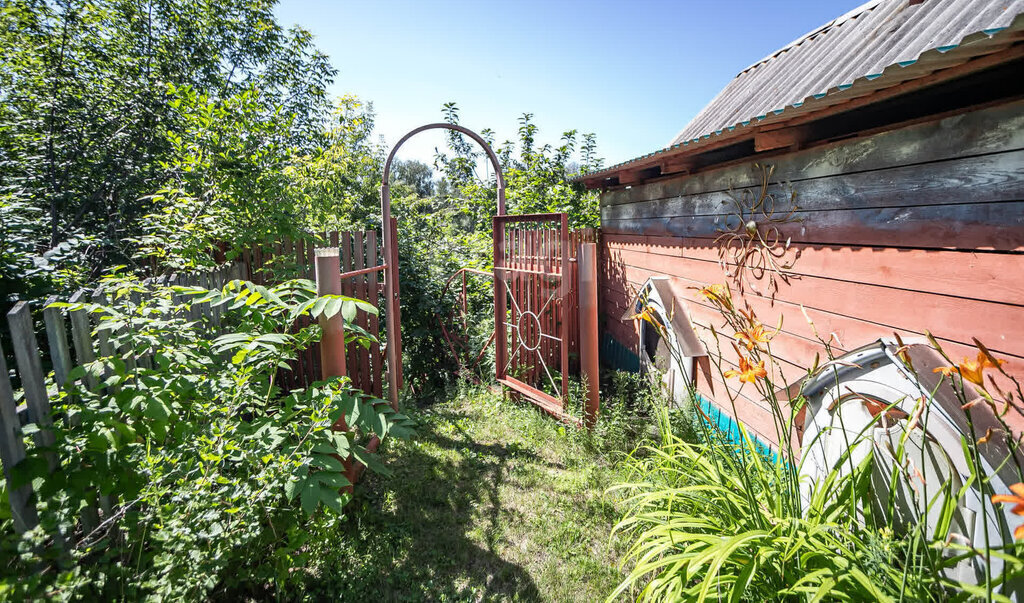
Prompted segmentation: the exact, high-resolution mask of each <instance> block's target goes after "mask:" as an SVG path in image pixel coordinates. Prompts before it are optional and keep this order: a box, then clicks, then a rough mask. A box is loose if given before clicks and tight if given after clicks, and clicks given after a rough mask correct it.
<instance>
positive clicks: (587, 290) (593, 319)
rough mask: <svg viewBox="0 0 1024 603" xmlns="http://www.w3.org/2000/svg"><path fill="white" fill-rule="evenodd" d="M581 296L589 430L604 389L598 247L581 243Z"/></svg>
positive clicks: (585, 411) (582, 365) (582, 360)
mask: <svg viewBox="0 0 1024 603" xmlns="http://www.w3.org/2000/svg"><path fill="white" fill-rule="evenodd" d="M577 257H578V258H579V279H580V282H579V289H578V290H579V296H580V298H579V299H580V321H579V325H580V372H581V373H582V374H583V378H584V381H586V384H587V398H586V400H585V401H584V405H583V421H584V423H586V425H587V427H593V426H594V424H595V423H597V411H598V405H599V404H600V401H599V395H598V394H599V388H600V379H601V376H600V372H599V371H600V365H599V362H598V341H597V339H598V337H597V244H596V243H581V244H580V250H579V255H578V256H577Z"/></svg>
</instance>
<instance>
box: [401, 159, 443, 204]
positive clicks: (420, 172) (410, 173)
mask: <svg viewBox="0 0 1024 603" xmlns="http://www.w3.org/2000/svg"><path fill="white" fill-rule="evenodd" d="M391 179H392V186H394V185H395V184H405V185H407V186H409V187H411V188H412V190H413V192H415V194H416V196H417V197H420V198H424V197H430V196H432V195H433V194H434V171H433V170H432V169H431V168H430V166H429V165H427V164H425V163H423V162H422V161H416V160H415V159H410V160H409V161H402V160H396V161H395V162H394V163H392V165H391Z"/></svg>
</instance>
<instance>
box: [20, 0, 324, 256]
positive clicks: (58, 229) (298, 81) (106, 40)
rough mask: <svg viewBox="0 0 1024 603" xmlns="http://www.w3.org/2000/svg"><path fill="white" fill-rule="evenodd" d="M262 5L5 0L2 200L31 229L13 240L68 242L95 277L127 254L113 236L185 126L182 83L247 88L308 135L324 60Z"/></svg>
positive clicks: (132, 218)
mask: <svg viewBox="0 0 1024 603" xmlns="http://www.w3.org/2000/svg"><path fill="white" fill-rule="evenodd" d="M273 4H274V3H273V2H271V1H267V0H258V1H255V2H254V1H251V0H218V1H216V2H214V1H212V0H196V1H194V2H176V1H174V0H143V1H136V0H130V1H129V0H54V1H52V2H48V1H43V0H10V1H8V2H4V3H3V5H2V6H0V56H2V57H3V59H2V60H0V200H2V201H3V203H4V207H5V212H6V213H7V214H8V215H10V214H13V213H17V214H18V215H19V216H26V215H27V216H31V219H32V220H35V221H39V222H41V226H42V227H41V228H39V229H34V230H33V231H31V232H24V233H21V236H23V237H24V238H23V239H22V240H21V241H20V243H19V244H20V245H21V246H22V247H25V248H27V249H29V250H30V252H31V255H32V257H41V256H43V254H44V253H46V252H47V251H49V250H53V249H55V248H57V247H58V246H59V245H60V244H61V243H62V242H63V243H66V244H69V245H73V246H74V247H75V248H76V250H77V251H78V254H79V256H80V257H79V260H80V261H85V262H86V263H87V264H88V265H89V266H90V267H91V268H93V269H94V270H95V272H94V273H93V276H95V275H96V274H97V273H98V270H100V269H101V268H102V267H103V266H104V265H108V264H109V263H110V262H111V261H114V260H118V259H121V258H124V257H129V256H131V255H132V253H131V249H130V248H126V244H125V243H124V239H125V238H126V237H130V236H134V235H136V234H138V231H139V225H140V223H141V221H142V220H143V216H146V215H147V214H150V213H151V212H152V209H153V208H152V205H151V202H150V201H149V200H148V199H147V198H146V196H147V195H149V194H151V193H153V192H154V191H156V190H159V189H160V188H162V187H163V186H164V185H165V183H166V181H167V180H168V179H169V178H171V177H173V176H172V175H169V174H168V173H167V169H166V168H165V163H167V162H172V163H174V159H173V158H174V157H175V155H180V151H181V149H180V148H176V146H175V143H174V138H173V136H172V137H169V136H168V133H177V134H178V135H181V134H183V133H184V132H186V131H187V129H188V128H189V127H190V126H194V124H190V123H189V122H188V120H187V118H188V114H187V113H186V114H183V112H182V111H181V110H180V109H181V107H180V105H179V103H180V102H181V97H180V95H179V94H177V93H176V92H177V91H180V90H191V91H192V93H194V94H195V95H196V97H197V98H204V99H208V100H209V101H210V102H211V103H212V104H217V103H228V104H229V103H231V101H230V100H229V99H232V98H235V97H236V96H237V95H243V96H244V95H246V94H250V91H252V90H257V91H258V94H255V95H254V96H250V97H248V98H246V99H245V101H244V102H248V103H258V104H259V105H260V106H261V109H262V113H263V114H264V115H267V116H269V115H271V114H274V113H276V114H277V115H280V116H283V119H282V120H281V123H280V124H277V125H278V126H280V127H281V129H282V131H281V132H280V136H281V138H282V141H283V142H285V143H287V145H288V146H296V147H299V148H306V147H312V146H315V145H316V141H317V140H318V138H319V136H320V133H321V128H322V120H323V117H324V115H325V114H326V111H327V110H328V109H329V102H328V99H327V95H326V87H327V85H328V84H329V83H330V82H331V80H332V78H333V76H334V73H335V71H334V69H333V68H332V67H331V66H330V64H329V63H328V61H327V58H326V57H325V56H324V55H323V54H322V53H320V52H319V51H318V50H316V48H315V47H314V46H313V43H312V39H311V36H310V34H309V33H308V32H306V31H304V30H302V29H298V28H295V29H292V30H289V31H286V30H284V29H283V28H282V27H281V26H280V25H278V24H277V22H276V21H275V19H274V15H273V10H272V8H273ZM22 219H24V218H22ZM87 235H88V236H87ZM82 256H84V257H82ZM30 261H32V260H30Z"/></svg>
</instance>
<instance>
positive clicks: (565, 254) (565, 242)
mask: <svg viewBox="0 0 1024 603" xmlns="http://www.w3.org/2000/svg"><path fill="white" fill-rule="evenodd" d="M561 218H562V225H561V226H562V227H561V236H560V238H561V241H562V270H561V273H562V283H561V286H562V300H561V302H562V309H561V318H562V333H561V340H562V405H563V409H562V410H565V408H564V405H565V403H566V401H567V400H568V399H569V312H571V311H572V310H571V309H570V308H569V298H570V296H569V294H570V293H571V291H572V285H573V282H572V277H570V274H572V272H571V271H570V270H569V216H568V214H564V213H563V214H562V216H561Z"/></svg>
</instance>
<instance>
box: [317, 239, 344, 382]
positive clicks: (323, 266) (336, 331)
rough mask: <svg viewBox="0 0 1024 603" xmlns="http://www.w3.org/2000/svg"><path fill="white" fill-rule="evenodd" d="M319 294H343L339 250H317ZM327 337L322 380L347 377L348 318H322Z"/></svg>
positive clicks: (322, 351)
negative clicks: (346, 336)
mask: <svg viewBox="0 0 1024 603" xmlns="http://www.w3.org/2000/svg"><path fill="white" fill-rule="evenodd" d="M315 253H316V294H317V295H341V258H340V256H339V254H338V248H337V247H322V248H319V249H317V250H316V252H315ZM319 320H320V328H321V329H323V332H324V334H323V337H322V338H321V339H320V366H321V372H322V373H323V374H322V375H321V378H323V379H329V378H331V377H344V376H345V375H346V374H348V370H347V368H346V366H345V319H344V318H342V316H341V312H338V313H337V314H335V315H334V316H332V317H330V318H324V317H323V316H321V317H320V319H319Z"/></svg>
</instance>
